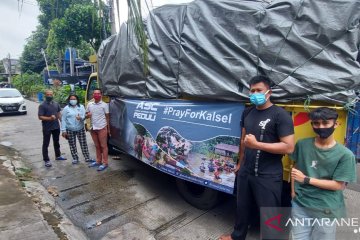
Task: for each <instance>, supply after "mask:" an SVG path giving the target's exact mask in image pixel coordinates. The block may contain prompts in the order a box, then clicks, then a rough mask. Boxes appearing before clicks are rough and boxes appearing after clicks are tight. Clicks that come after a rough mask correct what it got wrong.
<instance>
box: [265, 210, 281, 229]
mask: <svg viewBox="0 0 360 240" xmlns="http://www.w3.org/2000/svg"><path fill="white" fill-rule="evenodd" d="M281 216H282V214H279V215H277V216H275V217H272V218H269V219H268V220H266V221H265V224H266V225H268V226H269V227H271V228H273V229H275V230H276V231H279V232H281V231H283V229H282V228H280V227H279V226H280V220H281ZM273 221H277V225H274V224H272V223H271V222H273Z"/></svg>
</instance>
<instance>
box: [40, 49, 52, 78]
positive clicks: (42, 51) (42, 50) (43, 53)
mask: <svg viewBox="0 0 360 240" xmlns="http://www.w3.org/2000/svg"><path fill="white" fill-rule="evenodd" d="M41 53H42V55H43V56H44V59H45V65H46V70H47V72H48V76H49V78H50V71H49V65H48V62H47V60H46V55H45V51H44V49H43V48H41Z"/></svg>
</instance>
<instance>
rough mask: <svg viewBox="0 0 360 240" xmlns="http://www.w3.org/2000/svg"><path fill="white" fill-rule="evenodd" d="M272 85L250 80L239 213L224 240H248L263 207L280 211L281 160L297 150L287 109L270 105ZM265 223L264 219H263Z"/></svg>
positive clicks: (238, 169) (239, 177)
mask: <svg viewBox="0 0 360 240" xmlns="http://www.w3.org/2000/svg"><path fill="white" fill-rule="evenodd" d="M270 86H271V81H270V79H268V78H267V77H265V76H257V77H254V78H252V79H251V80H250V101H251V103H252V104H254V105H255V106H252V107H250V108H248V109H246V110H245V111H244V113H243V115H242V120H241V128H242V132H241V144H240V152H239V161H238V164H237V166H236V169H235V172H236V174H237V212H236V220H235V226H234V231H233V232H232V234H231V235H223V236H221V237H220V239H221V240H240V239H245V238H246V234H247V231H248V226H249V225H250V222H249V219H250V218H251V217H253V216H254V214H258V212H257V211H253V210H252V209H253V206H254V203H255V204H256V207H257V210H260V208H261V207H281V192H282V174H283V167H282V161H281V159H282V156H283V155H284V154H289V153H292V152H293V150H294V125H293V121H292V119H291V116H290V114H289V113H288V112H286V111H285V110H284V109H282V108H280V107H278V106H276V105H274V104H273V103H271V101H270V95H271V93H272V91H271V89H270ZM262 220H263V219H262Z"/></svg>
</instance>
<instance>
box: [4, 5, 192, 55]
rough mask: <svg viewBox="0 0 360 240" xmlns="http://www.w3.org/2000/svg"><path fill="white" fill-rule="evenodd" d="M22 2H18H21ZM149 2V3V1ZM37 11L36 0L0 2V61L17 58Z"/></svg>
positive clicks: (124, 10) (34, 26)
mask: <svg viewBox="0 0 360 240" xmlns="http://www.w3.org/2000/svg"><path fill="white" fill-rule="evenodd" d="M21 1H22V0H20V2H21ZM190 1H191V0H152V3H153V5H154V7H157V6H161V5H163V4H168V3H184V2H190ZM119 2H120V4H123V5H120V7H119V8H120V9H121V11H120V16H121V17H122V18H123V17H125V16H127V11H126V10H127V5H126V1H125V0H120V1H119ZM149 2H150V1H149ZM39 14H40V13H39V9H38V6H37V1H36V0H23V5H22V9H19V6H18V0H0V16H1V21H0V36H1V37H0V59H3V58H6V57H8V54H10V57H11V58H19V57H20V56H21V53H22V51H23V49H24V45H25V44H26V39H27V38H28V37H29V36H30V35H31V33H32V31H35V30H36V26H37V25H38V19H37V17H38V15H39Z"/></svg>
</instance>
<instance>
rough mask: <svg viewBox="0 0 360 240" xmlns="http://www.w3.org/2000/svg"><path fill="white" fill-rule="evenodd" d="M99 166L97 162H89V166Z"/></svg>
mask: <svg viewBox="0 0 360 240" xmlns="http://www.w3.org/2000/svg"><path fill="white" fill-rule="evenodd" d="M98 166H100V163H97V162H92V163H90V164H89V167H98Z"/></svg>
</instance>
